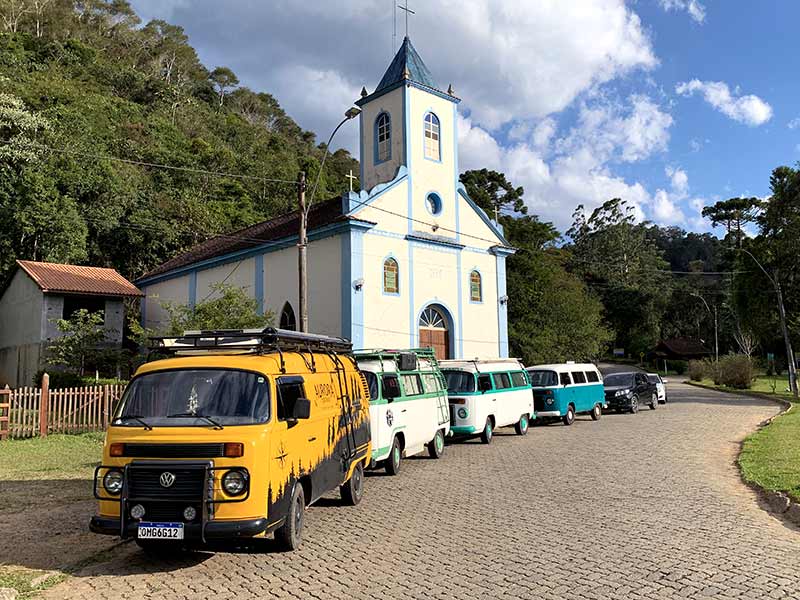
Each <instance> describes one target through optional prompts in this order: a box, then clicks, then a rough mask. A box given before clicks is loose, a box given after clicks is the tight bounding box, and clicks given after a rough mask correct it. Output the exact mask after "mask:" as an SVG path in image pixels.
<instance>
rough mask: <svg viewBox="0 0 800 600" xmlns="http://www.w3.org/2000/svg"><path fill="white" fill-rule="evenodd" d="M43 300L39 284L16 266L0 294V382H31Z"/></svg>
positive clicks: (38, 339) (16, 383) (37, 355)
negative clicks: (7, 284)
mask: <svg viewBox="0 0 800 600" xmlns="http://www.w3.org/2000/svg"><path fill="white" fill-rule="evenodd" d="M42 304H43V294H42V291H41V290H40V289H39V286H37V285H36V283H34V281H33V280H32V279H31V278H30V277H28V275H27V274H26V273H25V272H24V271H23V270H22V269H17V272H16V273H15V274H14V276H13V277H12V279H11V283H10V284H9V286H8V287H7V288H6V290H5V292H4V293H3V295H2V297H0V385H6V384H8V385H10V386H12V387H16V386H19V385H33V381H32V380H33V376H34V374H35V373H36V371H37V369H38V366H39V354H40V343H41V341H42V321H43V315H42ZM60 317H61V315H59V318H60Z"/></svg>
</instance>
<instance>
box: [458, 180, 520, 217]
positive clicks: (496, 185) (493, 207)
mask: <svg viewBox="0 0 800 600" xmlns="http://www.w3.org/2000/svg"><path fill="white" fill-rule="evenodd" d="M459 179H460V181H461V183H463V184H464V188H465V189H466V190H467V193H468V194H469V197H470V198H472V200H473V202H475V204H477V205H478V206H480V207H481V208H482V209H483V210H484V211H485V212H486V214H487V215H489V216H492V217H497V216H498V215H499V214H501V213H502V211H503V210H504V209H505V210H510V211H512V212H515V213H520V214H523V215H524V214H527V213H528V207H527V206H525V201H524V200H523V194H524V193H525V190H524V189H523V188H522V187H521V186H520V187H514V186H513V185H512V184H511V183H510V182H509V181H508V179H506V176H505V175H504V174H503V173H498V172H497V171H490V170H489V169H480V170H476V171H465V172H463V173H462V174H461V177H460V178H459Z"/></svg>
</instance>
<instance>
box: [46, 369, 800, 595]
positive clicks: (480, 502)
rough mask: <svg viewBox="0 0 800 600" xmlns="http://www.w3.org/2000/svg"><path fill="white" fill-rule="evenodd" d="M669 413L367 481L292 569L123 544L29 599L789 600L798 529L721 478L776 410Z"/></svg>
mask: <svg viewBox="0 0 800 600" xmlns="http://www.w3.org/2000/svg"><path fill="white" fill-rule="evenodd" d="M670 400H671V401H670V404H669V405H667V406H666V407H664V406H662V407H659V409H658V410H656V411H651V410H649V409H645V410H643V411H642V412H641V413H640V414H638V415H616V414H612V415H605V416H604V417H603V419H602V420H601V421H600V422H598V423H595V422H592V421H591V420H590V419H589V418H588V417H587V416H583V417H580V418H579V419H578V420H577V421H576V423H575V424H574V425H573V426H572V427H569V428H567V427H564V426H562V425H550V426H546V427H541V426H540V427H534V428H531V430H530V432H529V434H528V435H527V436H526V437H524V438H520V437H517V436H515V435H514V433H513V429H509V430H503V431H502V433H500V434H498V435H497V436H496V437H495V439H494V441H493V443H492V444H491V446H489V447H486V446H483V445H481V444H480V443H477V442H465V443H458V444H453V445H450V446H448V448H447V452H446V454H445V456H444V458H443V459H442V460H440V461H434V460H431V459H428V458H427V457H426V458H419V459H411V460H408V461H406V462H405V463H404V465H403V470H402V472H401V474H400V475H399V476H397V477H394V478H392V477H387V476H384V475H382V474H377V473H376V474H373V475H372V476H370V477H368V479H367V482H366V485H367V487H366V495H365V498H364V501H363V502H362V504H361V505H359V506H358V507H355V508H349V507H344V506H340V505H339V504H338V501H336V500H335V499H334V496H331V499H330V500H324V501H323V502H321V503H320V504H318V505H316V506H314V507H313V508H312V509H310V511H309V512H308V513H307V519H306V529H305V532H304V536H305V537H304V542H303V546H302V548H301V549H300V550H299V551H298V552H295V553H293V554H280V553H276V552H275V549H274V547H273V546H272V543H271V542H265V543H262V544H261V545H258V546H255V547H251V548H244V549H230V548H228V549H225V550H223V551H219V552H216V553H210V552H204V553H195V554H191V555H188V556H186V557H180V558H175V559H174V560H162V561H157V560H154V559H150V558H148V557H146V556H145V555H144V554H143V553H142V552H141V551H139V550H138V548H137V547H136V546H134V545H133V544H124V545H122V546H120V547H118V548H117V549H116V550H114V551H112V552H111V553H110V554H109V555H108V556H107V560H106V561H105V562H102V563H99V564H94V565H92V566H90V567H87V568H85V569H83V570H82V571H79V572H78V573H77V574H76V575H75V576H74V577H72V578H70V579H69V580H68V581H66V582H65V583H63V584H61V585H59V586H57V587H55V588H53V589H51V590H49V591H48V592H47V593H46V594H45V597H47V598H153V599H156V598H158V599H161V598H181V599H186V598H220V599H221V598H236V599H237V600H239V599H244V598H320V599H328V598H356V599H358V598H365V599H366V598H378V599H388V598H435V599H441V600H446V599H456V598H458V599H480V600H487V599H491V598H541V599H545V600H555V599H572V598H575V599H603V600H614V599H644V598H662V599H663V598H719V599H761V598H800V531H798V530H797V529H796V528H793V527H791V526H787V525H785V524H784V523H782V522H781V521H779V520H777V519H776V518H774V517H773V516H771V515H770V514H768V513H766V512H764V511H762V510H761V509H760V508H759V506H758V504H757V500H756V497H755V494H753V493H752V492H751V491H750V490H749V489H748V488H747V487H746V486H744V485H743V484H742V483H741V481H740V480H739V475H738V471H737V469H736V467H735V463H734V461H735V457H736V453H737V450H738V442H739V441H740V440H741V439H742V438H743V437H744V436H745V435H746V434H747V433H748V432H750V431H752V430H753V429H754V428H755V427H756V426H757V425H758V423H759V422H761V421H762V420H764V419H766V418H768V417H770V416H772V415H774V414H775V413H777V412H778V406H777V405H776V404H772V403H769V402H767V401H762V400H754V399H746V398H742V397H739V396H736V397H732V396H726V395H722V394H719V393H715V392H710V391H703V390H698V389H696V388H690V387H688V386H685V385H680V384H678V385H671V386H670ZM87 519H88V515H87Z"/></svg>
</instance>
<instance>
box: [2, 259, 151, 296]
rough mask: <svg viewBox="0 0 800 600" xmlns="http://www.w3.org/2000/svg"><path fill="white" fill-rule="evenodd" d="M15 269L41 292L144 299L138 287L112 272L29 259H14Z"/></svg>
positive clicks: (99, 268)
mask: <svg viewBox="0 0 800 600" xmlns="http://www.w3.org/2000/svg"><path fill="white" fill-rule="evenodd" d="M17 266H19V268H20V269H22V270H23V271H25V272H26V273H27V274H28V275H29V276H30V278H31V279H33V280H34V281H35V282H36V285H38V286H39V287H40V288H41V290H42V291H43V292H61V293H65V294H88V295H95V296H144V294H143V293H142V292H141V291H140V290H139V288H137V287H136V286H135V285H133V284H132V283H131V282H130V281H128V280H127V279H125V278H124V277H123V276H122V275H120V274H119V273H117V272H116V271H115V270H114V269H106V268H104V267H82V266H78V265H62V264H59V263H46V262H34V261H31V260H18V261H17Z"/></svg>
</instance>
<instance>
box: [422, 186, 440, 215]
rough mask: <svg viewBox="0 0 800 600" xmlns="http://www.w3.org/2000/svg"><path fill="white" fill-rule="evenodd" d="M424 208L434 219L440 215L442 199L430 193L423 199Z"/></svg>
mask: <svg viewBox="0 0 800 600" xmlns="http://www.w3.org/2000/svg"><path fill="white" fill-rule="evenodd" d="M425 208H427V209H428V212H429V213H431V214H432V215H433V216H434V217H438V216H439V215H440V214H442V198H441V196H439V194H437V193H436V192H431V193H429V194H428V195H427V196H426V197H425Z"/></svg>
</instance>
